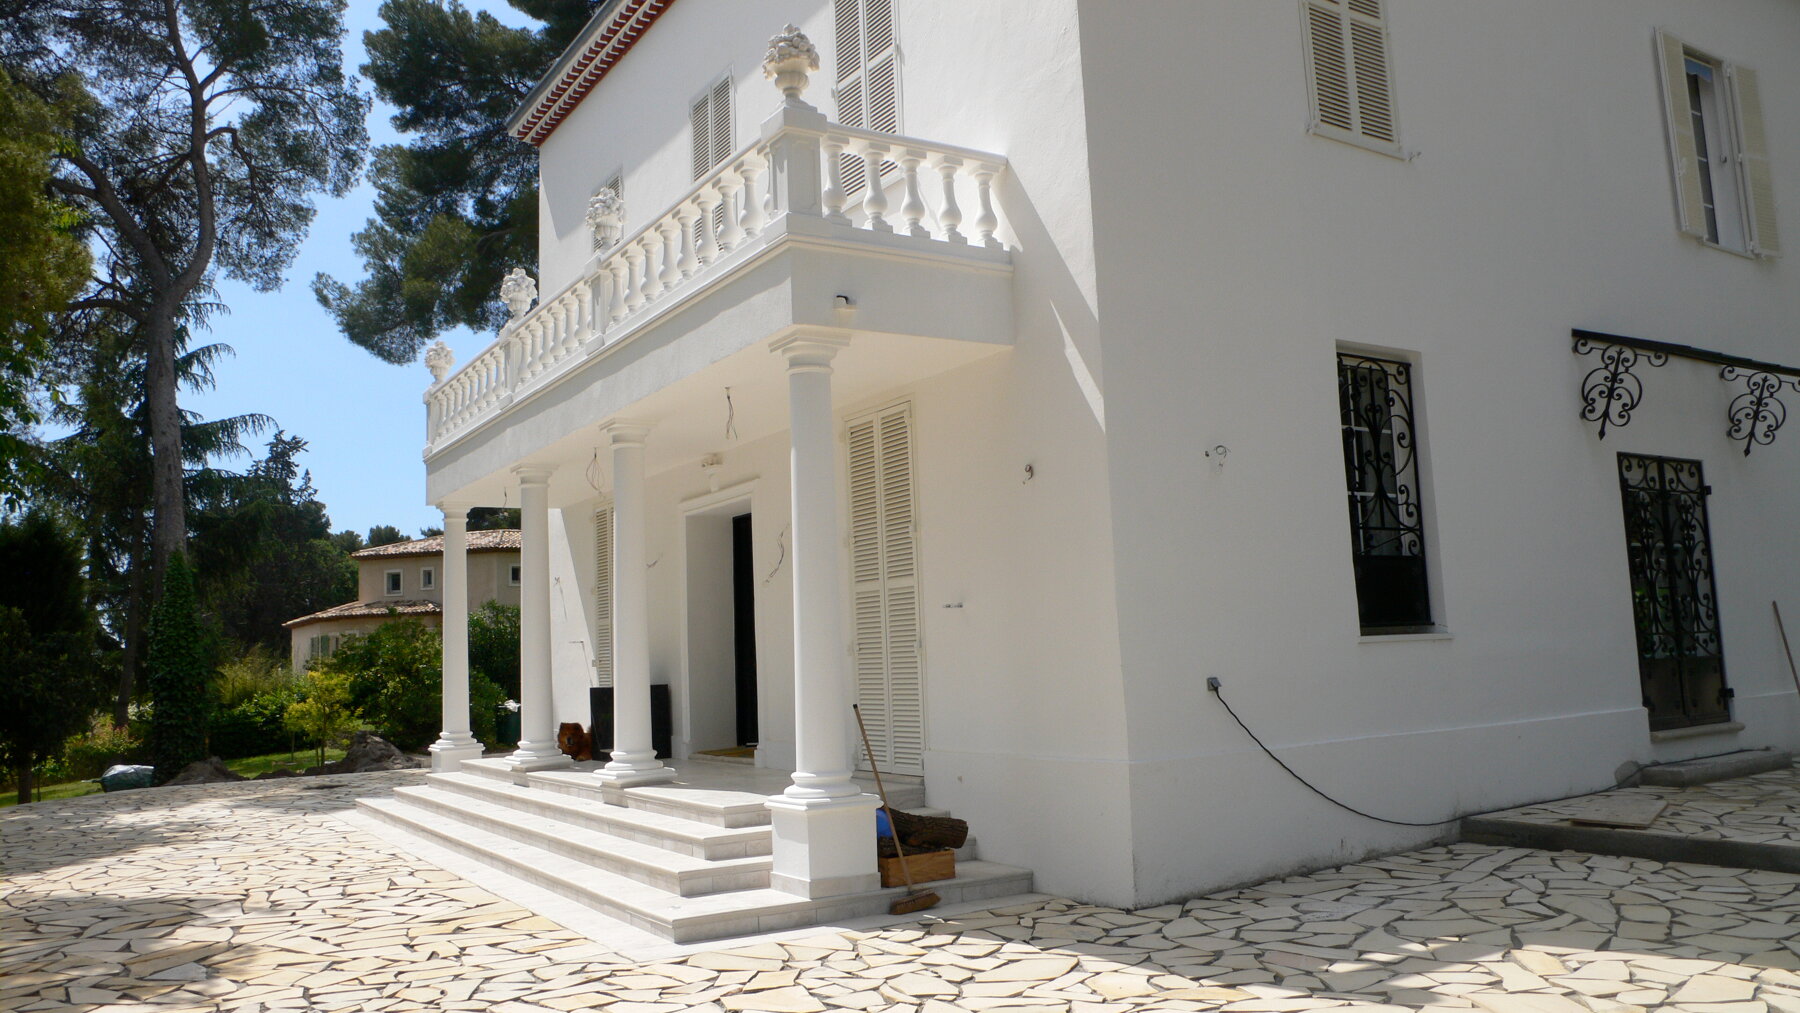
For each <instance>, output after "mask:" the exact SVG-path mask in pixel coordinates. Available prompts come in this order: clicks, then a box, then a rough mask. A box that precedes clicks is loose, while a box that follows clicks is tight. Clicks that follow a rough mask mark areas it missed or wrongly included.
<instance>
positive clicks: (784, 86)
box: [763, 25, 819, 106]
mask: <svg viewBox="0 0 1800 1013" xmlns="http://www.w3.org/2000/svg"><path fill="white" fill-rule="evenodd" d="M818 69H819V50H818V48H817V47H815V46H814V45H813V44H812V40H811V39H809V38H807V37H806V33H804V32H802V31H801V30H800V29H798V28H796V27H794V26H793V25H786V26H783V27H782V29H781V33H780V34H778V35H776V36H774V37H773V38H771V39H770V40H769V51H768V52H767V53H765V54H763V76H764V77H767V78H773V79H774V80H775V87H777V88H780V89H781V94H782V95H784V96H786V98H787V104H788V105H791V106H798V105H805V103H804V102H801V101H800V93H801V92H803V91H805V90H806V84H807V80H808V78H807V73H808V71H814V70H818Z"/></svg>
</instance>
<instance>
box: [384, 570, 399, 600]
mask: <svg viewBox="0 0 1800 1013" xmlns="http://www.w3.org/2000/svg"><path fill="white" fill-rule="evenodd" d="M386 580H387V585H386V588H385V590H386V591H387V593H388V594H399V593H400V571H399V570H389V571H387V574H386Z"/></svg>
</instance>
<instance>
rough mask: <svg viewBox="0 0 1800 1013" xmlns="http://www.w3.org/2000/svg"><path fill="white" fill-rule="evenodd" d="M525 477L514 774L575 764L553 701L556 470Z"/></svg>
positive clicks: (522, 471)
mask: <svg viewBox="0 0 1800 1013" xmlns="http://www.w3.org/2000/svg"><path fill="white" fill-rule="evenodd" d="M513 474H515V475H517V476H519V540H520V542H521V543H522V544H521V545H520V547H519V725H520V738H519V748H518V749H517V750H516V751H514V752H513V754H512V769H514V770H548V769H550V768H552V767H566V766H568V765H569V764H570V763H571V762H572V761H571V760H570V759H569V757H568V756H567V755H565V754H564V753H563V751H562V750H560V749H558V748H557V747H556V725H555V720H554V716H553V714H552V712H551V697H550V469H549V468H544V467H534V466H530V465H521V466H520V467H517V468H514V469H513Z"/></svg>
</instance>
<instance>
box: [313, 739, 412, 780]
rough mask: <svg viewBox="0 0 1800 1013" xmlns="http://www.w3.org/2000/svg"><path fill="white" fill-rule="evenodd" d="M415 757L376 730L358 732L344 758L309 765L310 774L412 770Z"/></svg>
mask: <svg viewBox="0 0 1800 1013" xmlns="http://www.w3.org/2000/svg"><path fill="white" fill-rule="evenodd" d="M413 766H414V763H413V758H412V757H410V756H407V755H406V754H405V753H402V752H401V751H400V750H398V749H396V748H395V747H394V744H393V743H392V742H389V741H388V740H386V739H384V738H382V737H381V736H379V735H376V734H375V733H374V732H357V733H356V735H355V736H354V737H352V738H351V740H350V748H349V749H347V750H345V751H344V758H343V759H341V760H333V761H332V762H330V763H327V764H325V765H324V766H323V767H308V768H306V772H307V773H308V774H361V773H365V772H367V771H371V770H410V769H412V767H413Z"/></svg>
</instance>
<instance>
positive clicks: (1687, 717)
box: [1619, 454, 1731, 730]
mask: <svg viewBox="0 0 1800 1013" xmlns="http://www.w3.org/2000/svg"><path fill="white" fill-rule="evenodd" d="M1619 486H1620V491H1621V493H1622V494H1623V496H1624V503H1625V540H1626V546H1627V550H1628V555H1629V557H1630V561H1631V609H1632V619H1633V622H1634V623H1635V624H1636V627H1637V645H1638V676H1639V679H1640V680H1641V681H1642V684H1643V691H1644V707H1645V708H1646V709H1648V710H1649V712H1650V727H1651V728H1652V729H1656V730H1661V729H1666V728H1685V727H1689V726H1693V725H1709V724H1718V723H1721V722H1724V721H1729V720H1730V719H1731V716H1730V703H1729V701H1730V699H1731V690H1730V689H1729V688H1727V687H1726V685H1725V658H1724V649H1723V647H1722V645H1721V643H1720V638H1719V605H1718V595H1717V592H1716V591H1715V589H1714V587H1713V565H1712V533H1711V531H1710V528H1709V525H1708V523H1707V517H1706V496H1707V494H1708V493H1709V492H1711V491H1712V490H1711V489H1709V488H1708V487H1707V485H1706V480H1705V477H1704V474H1703V473H1702V471H1701V468H1700V462H1699V461H1686V460H1680V459H1677V458H1671V457H1647V456H1643V455H1639V454H1620V455H1619Z"/></svg>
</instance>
